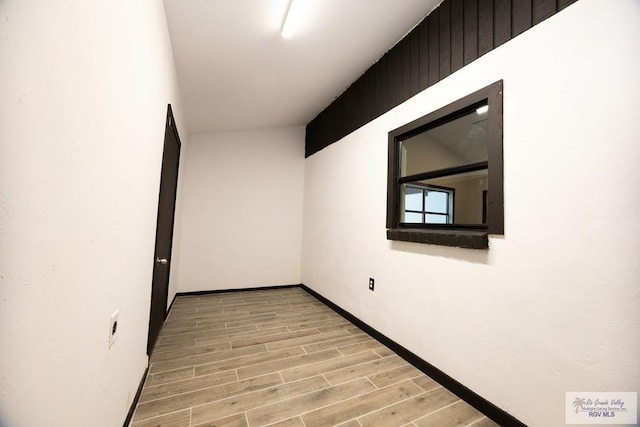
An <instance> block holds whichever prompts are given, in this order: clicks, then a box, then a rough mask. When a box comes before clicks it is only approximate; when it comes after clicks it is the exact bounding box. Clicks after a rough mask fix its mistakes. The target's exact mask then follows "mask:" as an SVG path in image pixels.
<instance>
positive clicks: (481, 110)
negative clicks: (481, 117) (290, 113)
mask: <svg viewBox="0 0 640 427" xmlns="http://www.w3.org/2000/svg"><path fill="white" fill-rule="evenodd" d="M487 111H489V106H488V105H483V106H482V107H478V108H476V113H478V114H484V113H486V112H487Z"/></svg>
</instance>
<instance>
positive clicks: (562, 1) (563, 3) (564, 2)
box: [558, 0, 577, 12]
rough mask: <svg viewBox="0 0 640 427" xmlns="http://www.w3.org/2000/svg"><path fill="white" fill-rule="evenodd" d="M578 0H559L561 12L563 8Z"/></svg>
mask: <svg viewBox="0 0 640 427" xmlns="http://www.w3.org/2000/svg"><path fill="white" fill-rule="evenodd" d="M576 1H577V0H558V12H560V11H561V10H562V9H564V8H565V7H567V6H570V5H572V4H573V3H575V2H576Z"/></svg>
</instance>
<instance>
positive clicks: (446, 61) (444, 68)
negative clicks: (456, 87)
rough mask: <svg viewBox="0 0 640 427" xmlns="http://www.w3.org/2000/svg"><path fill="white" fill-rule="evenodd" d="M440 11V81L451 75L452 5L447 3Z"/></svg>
mask: <svg viewBox="0 0 640 427" xmlns="http://www.w3.org/2000/svg"><path fill="white" fill-rule="evenodd" d="M438 10H439V11H440V13H439V18H440V25H439V28H440V34H439V37H438V41H439V45H440V58H439V61H440V80H442V79H444V78H445V77H447V76H448V75H449V74H451V3H450V2H448V1H446V2H444V3H442V4H441V5H440V7H439V8H438Z"/></svg>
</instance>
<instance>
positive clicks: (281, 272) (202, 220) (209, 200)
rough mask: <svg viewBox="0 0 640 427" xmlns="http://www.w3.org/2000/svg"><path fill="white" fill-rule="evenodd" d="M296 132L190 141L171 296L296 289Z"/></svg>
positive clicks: (299, 155)
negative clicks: (175, 285)
mask: <svg viewBox="0 0 640 427" xmlns="http://www.w3.org/2000/svg"><path fill="white" fill-rule="evenodd" d="M303 180H304V128H302V127H297V128H280V129H262V130H248V131H236V132H222V133H208V134H199V135H192V136H191V137H190V139H189V149H188V151H187V154H186V157H185V167H184V179H183V181H182V183H181V189H182V192H183V201H182V219H181V224H180V228H181V234H180V237H179V245H180V253H179V255H180V262H179V272H178V290H179V291H181V292H190V291H201V290H215V289H233V288H247V287H256V286H258V287H259V286H266V285H283V284H293V283H300V262H301V258H300V250H301V245H302V207H303V196H302V192H303V188H304V183H303Z"/></svg>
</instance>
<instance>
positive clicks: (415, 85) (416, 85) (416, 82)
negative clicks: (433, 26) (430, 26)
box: [409, 31, 420, 96]
mask: <svg viewBox="0 0 640 427" xmlns="http://www.w3.org/2000/svg"><path fill="white" fill-rule="evenodd" d="M409 38H410V40H411V71H410V73H411V77H410V80H411V96H413V95H415V94H417V93H418V92H420V33H419V32H418V31H412V32H411V34H410V35H409Z"/></svg>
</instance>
